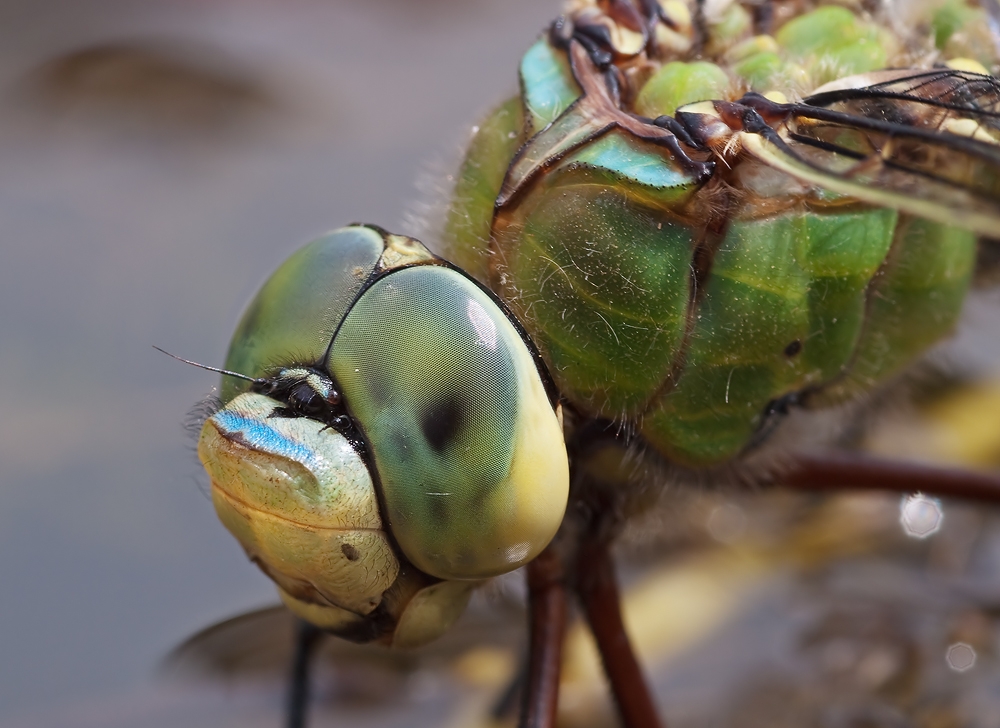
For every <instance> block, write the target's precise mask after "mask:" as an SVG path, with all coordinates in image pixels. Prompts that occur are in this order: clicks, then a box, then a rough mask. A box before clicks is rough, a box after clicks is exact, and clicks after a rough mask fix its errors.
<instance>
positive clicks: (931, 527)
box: [899, 493, 944, 538]
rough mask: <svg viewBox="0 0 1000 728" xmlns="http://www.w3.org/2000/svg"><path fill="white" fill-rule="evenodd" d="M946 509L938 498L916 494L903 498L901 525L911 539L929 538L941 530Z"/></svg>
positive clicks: (900, 506) (900, 510) (900, 511)
mask: <svg viewBox="0 0 1000 728" xmlns="http://www.w3.org/2000/svg"><path fill="white" fill-rule="evenodd" d="M942 521H944V509H943V508H942V507H941V501H939V500H938V499H937V498H928V497H927V496H925V495H923V494H922V493H915V494H913V495H908V496H905V497H904V498H903V500H902V501H901V502H900V504H899V525H901V526H902V527H903V531H904V532H905V533H906V535H907V536H910V537H911V538H927V537H928V536H933V535H934V534H935V533H937V532H938V531H940V530H941V523H942Z"/></svg>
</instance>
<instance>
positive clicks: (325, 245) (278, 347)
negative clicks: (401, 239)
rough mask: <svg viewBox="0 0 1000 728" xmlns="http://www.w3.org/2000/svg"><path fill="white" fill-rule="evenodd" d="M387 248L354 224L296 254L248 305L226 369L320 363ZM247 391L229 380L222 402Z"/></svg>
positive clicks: (257, 373)
mask: <svg viewBox="0 0 1000 728" xmlns="http://www.w3.org/2000/svg"><path fill="white" fill-rule="evenodd" d="M383 248H384V244H383V242H382V236H381V235H379V234H378V233H377V232H376V231H375V230H372V229H371V228H367V227H361V226H352V227H349V228H343V229H341V230H336V231H334V232H332V233H330V234H329V235H325V236H324V237H322V238H319V239H318V240H315V241H313V242H312V243H309V244H308V245H306V246H305V247H303V248H302V249H300V250H298V251H297V252H296V253H294V254H293V255H292V256H291V257H290V258H289V259H288V260H286V261H285V262H284V263H283V264H282V265H281V267H280V268H278V270H277V271H275V272H274V275H272V276H271V277H270V278H269V279H268V281H267V283H265V284H264V286H263V287H262V288H261V290H260V292H259V293H258V294H257V295H256V297H255V298H254V299H253V301H252V302H251V303H250V305H249V306H248V307H247V310H246V312H245V313H244V314H243V318H242V319H241V320H240V323H239V325H238V326H237V328H236V332H235V333H234V334H233V339H232V343H231V344H230V346H229V355H228V356H227V357H226V369H229V370H230V371H234V372H239V373H241V374H246V375H247V376H249V377H262V376H265V375H267V374H271V373H273V372H274V371H275V370H276V369H278V368H280V367H282V366H288V365H290V364H302V363H313V362H318V361H320V360H321V359H322V358H323V355H324V354H325V353H326V350H327V347H329V345H330V339H331V338H333V332H334V331H336V330H337V326H338V325H339V324H340V322H341V320H342V319H343V318H344V314H345V313H347V309H348V307H349V306H350V305H351V302H352V301H353V300H354V298H355V297H356V296H357V295H358V292H359V291H360V290H361V288H362V286H363V285H364V284H365V282H366V281H367V280H368V276H369V275H370V274H371V272H372V270H373V269H374V268H375V265H376V263H378V260H379V258H380V257H381V256H382V251H383ZM246 389H247V384H246V382H244V381H242V380H239V379H233V378H227V379H225V380H224V381H223V385H222V401H223V402H228V401H229V400H231V399H232V398H233V397H234V396H236V395H237V394H238V393H240V392H242V391H244V390H246Z"/></svg>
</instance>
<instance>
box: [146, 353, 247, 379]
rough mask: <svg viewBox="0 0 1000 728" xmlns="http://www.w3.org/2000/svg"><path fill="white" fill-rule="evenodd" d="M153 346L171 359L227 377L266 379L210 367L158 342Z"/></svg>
mask: <svg viewBox="0 0 1000 728" xmlns="http://www.w3.org/2000/svg"><path fill="white" fill-rule="evenodd" d="M153 348H154V349H156V350H157V351H158V352H160V353H161V354H166V355H167V356H169V357H170V358H171V359H176V360H177V361H182V362H184V363H185V364H190V365H191V366H193V367H198V368H199V369H207V370H208V371H210V372H217V373H218V374H225V375H226V376H227V377H236V378H237V379H245V380H247V381H248V382H253V383H254V384H259V383H262V382H264V381H266V380H264V379H254V378H253V377H248V376H247V375H246V374H240V373H239V372H231V371H229V370H228V369H219V368H218V367H210V366H208V365H207V364H199V363H198V362H196V361H191V360H190V359H184V358H182V357H179V356H177V355H176V354H171V353H170V352H169V351H167V350H166V349H161V348H160V347H158V346H157V345H156V344H153Z"/></svg>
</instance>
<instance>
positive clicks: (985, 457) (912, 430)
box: [867, 379, 1000, 468]
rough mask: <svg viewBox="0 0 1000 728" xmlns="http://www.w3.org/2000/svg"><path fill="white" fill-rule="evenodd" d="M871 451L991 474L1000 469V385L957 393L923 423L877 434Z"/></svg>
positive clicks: (931, 408)
mask: <svg viewBox="0 0 1000 728" xmlns="http://www.w3.org/2000/svg"><path fill="white" fill-rule="evenodd" d="M867 446H868V449H869V450H870V451H872V452H874V453H876V454H879V455H887V456H896V457H898V456H903V457H912V458H914V459H917V460H924V461H930V462H938V463H947V464H954V465H963V466H966V467H980V468H990V467H994V468H995V467H996V466H998V465H1000V380H997V379H993V380H986V381H982V382H976V383H973V384H968V385H964V386H961V387H959V388H956V389H954V390H952V391H950V392H948V393H947V394H945V395H943V396H941V397H939V398H937V399H935V400H934V401H933V402H931V403H930V404H929V405H927V406H926V407H924V408H923V409H922V411H921V416H920V417H918V418H907V419H906V420H905V421H899V422H891V423H889V424H887V425H885V426H884V427H880V428H878V429H876V431H875V432H873V433H872V435H871V436H870V437H869V439H868V443H867Z"/></svg>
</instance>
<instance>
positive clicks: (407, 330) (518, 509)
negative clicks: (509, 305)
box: [327, 266, 569, 579]
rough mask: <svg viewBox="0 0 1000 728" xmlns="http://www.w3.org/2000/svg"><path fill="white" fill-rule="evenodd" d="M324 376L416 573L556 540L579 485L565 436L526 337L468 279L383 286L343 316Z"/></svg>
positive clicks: (443, 273)
mask: <svg viewBox="0 0 1000 728" xmlns="http://www.w3.org/2000/svg"><path fill="white" fill-rule="evenodd" d="M327 368H328V370H329V371H330V372H331V374H332V375H333V377H334V379H335V380H336V381H337V383H338V385H339V387H340V391H341V392H342V393H343V396H344V401H345V403H346V406H347V408H348V411H349V412H350V414H351V416H352V418H353V419H354V421H355V422H356V423H357V424H358V426H359V429H360V430H361V431H362V433H363V435H364V439H365V441H366V443H367V446H368V448H369V450H370V453H371V455H372V458H373V460H374V462H375V465H376V471H377V474H378V479H379V481H380V485H381V492H382V499H383V503H384V504H385V509H386V510H385V515H386V517H387V519H388V521H389V526H390V528H391V530H392V533H393V536H394V537H395V539H396V541H397V542H398V543H399V546H400V548H401V549H402V551H403V553H404V554H405V555H406V557H407V558H408V559H409V560H410V561H411V562H413V564H414V565H415V566H417V567H418V568H420V569H421V570H423V571H425V572H426V573H428V574H431V575H433V576H437V577H440V578H442V579H481V578H484V577H488V576H493V575H496V574H501V573H504V572H507V571H510V570H512V569H515V568H517V567H518V566H520V565H521V564H523V563H525V562H527V561H529V560H531V559H532V558H534V557H535V556H536V555H537V554H538V553H539V552H540V551H541V550H542V549H543V548H544V547H545V546H546V544H548V542H549V541H550V540H551V538H552V537H553V536H554V535H555V532H556V529H558V527H559V524H560V522H561V521H562V517H563V513H564V511H565V507H566V499H567V494H568V489H569V466H568V461H567V456H566V449H565V445H564V442H563V435H562V429H561V427H560V424H559V421H558V419H557V417H556V415H555V413H554V411H553V407H552V404H551V403H550V401H549V398H548V395H547V393H546V391H545V388H544V386H543V384H542V381H541V376H540V375H539V372H538V368H537V366H536V364H535V361H534V359H533V358H532V356H531V353H530V351H529V350H528V347H527V345H526V344H525V343H524V341H523V340H522V338H521V336H520V334H519V332H518V331H517V329H515V328H514V326H513V325H512V324H511V323H510V321H509V320H508V319H507V317H506V315H505V314H504V312H503V311H502V310H501V309H500V307H499V306H498V305H497V304H496V303H495V302H494V301H493V300H492V299H491V298H490V297H489V296H488V295H487V294H486V293H484V292H483V291H482V290H480V289H479V287H478V286H476V285H475V284H474V283H473V282H472V281H470V280H469V279H468V278H466V277H465V276H463V275H462V274H460V273H458V272H456V271H454V270H451V269H448V268H444V267H440V266H415V267H410V268H404V269H401V270H398V271H396V272H393V273H391V274H389V275H387V276H385V277H383V278H381V279H379V280H378V281H377V282H376V283H375V284H373V285H372V286H371V287H370V288H369V289H368V290H366V291H365V293H364V294H363V295H362V296H361V297H360V298H359V299H358V301H357V303H355V305H354V306H353V307H352V308H351V310H350V312H349V313H348V315H347V317H346V318H345V319H344V323H343V324H342V326H341V329H340V331H339V332H338V334H337V336H336V338H335V339H334V341H333V344H332V346H331V349H330V355H329V359H328V361H327Z"/></svg>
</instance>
